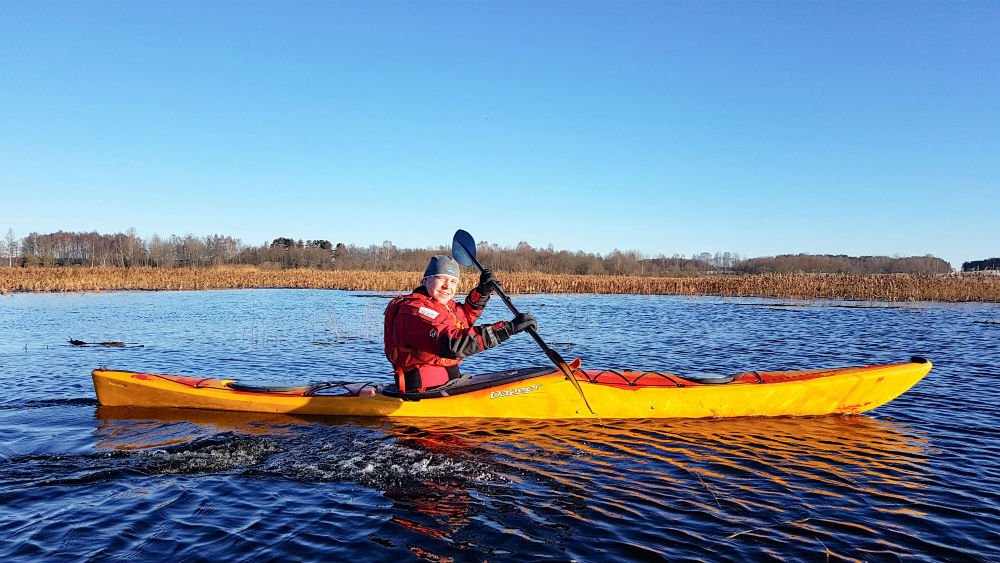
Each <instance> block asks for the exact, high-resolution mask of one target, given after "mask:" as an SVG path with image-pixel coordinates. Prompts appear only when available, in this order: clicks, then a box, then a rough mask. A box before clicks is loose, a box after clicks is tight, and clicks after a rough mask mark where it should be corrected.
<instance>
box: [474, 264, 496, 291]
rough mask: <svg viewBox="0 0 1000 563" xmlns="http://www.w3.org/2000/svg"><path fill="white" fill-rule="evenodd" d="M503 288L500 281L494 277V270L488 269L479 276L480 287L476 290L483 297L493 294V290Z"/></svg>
mask: <svg viewBox="0 0 1000 563" xmlns="http://www.w3.org/2000/svg"><path fill="white" fill-rule="evenodd" d="M502 286H503V284H501V283H500V280H498V279H496V278H495V277H493V270H490V269H489V268H487V269H485V270H483V273H481V274H479V287H477V288H476V290H477V291H479V293H481V294H482V295H489V294H491V293H493V290H495V289H497V288H498V287H502Z"/></svg>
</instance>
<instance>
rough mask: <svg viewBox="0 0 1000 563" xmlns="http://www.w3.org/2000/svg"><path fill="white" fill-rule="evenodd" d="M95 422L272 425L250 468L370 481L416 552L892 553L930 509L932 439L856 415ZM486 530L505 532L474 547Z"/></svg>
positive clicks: (184, 439) (140, 442)
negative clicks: (727, 548) (496, 541)
mask: <svg viewBox="0 0 1000 563" xmlns="http://www.w3.org/2000/svg"><path fill="white" fill-rule="evenodd" d="M97 417H98V420H99V421H100V424H99V426H98V429H97V430H96V435H97V437H98V441H99V446H100V447H101V448H102V449H112V450H119V451H123V450H124V451H135V450H141V449H144V448H153V449H156V448H162V447H164V446H170V447H173V448H174V450H176V445H177V444H184V443H192V444H194V443H198V442H200V441H203V440H206V439H210V438H211V437H213V436H219V435H223V436H225V435H228V434H231V435H234V436H261V437H267V439H268V440H270V441H271V442H272V443H273V446H272V449H271V450H266V449H265V451H270V452H271V455H270V458H271V459H261V458H260V457H256V458H248V459H252V460H254V461H253V466H252V467H244V468H243V471H245V472H247V473H249V474H267V475H274V476H281V477H285V478H290V479H295V480H304V481H310V482H315V481H340V480H348V481H355V482H357V483H360V484H363V485H365V486H370V487H373V488H375V489H376V490H379V491H381V494H382V495H383V498H385V499H387V500H389V501H391V503H392V504H391V506H392V509H391V510H390V511H389V516H388V517H387V521H388V523H390V524H392V525H393V526H395V531H394V532H393V533H392V534H385V533H384V532H380V533H376V534H373V536H372V538H371V539H372V541H376V542H379V543H382V544H386V545H389V544H393V542H394V539H399V538H402V539H403V540H404V543H405V544H406V546H407V549H408V550H409V551H411V552H412V553H415V554H417V555H418V556H420V557H437V556H442V555H441V554H443V553H448V552H449V550H454V549H456V548H461V549H473V550H486V551H489V552H490V553H493V554H494V555H498V554H501V555H502V553H504V550H505V549H506V550H512V551H511V552H512V553H513V552H517V553H521V554H523V553H524V549H526V547H525V545H521V544H526V545H527V546H533V547H532V548H531V549H536V550H537V552H535V553H536V555H538V556H542V555H543V554H544V553H546V552H547V551H546V549H548V548H545V547H544V544H542V546H541V547H540V546H539V545H537V539H538V537H539V534H542V535H544V536H545V537H548V538H550V543H551V541H552V538H553V537H555V538H562V539H561V540H559V541H557V543H560V542H563V541H565V542H568V543H569V544H572V543H573V542H572V538H573V537H575V536H577V535H578V534H580V533H585V532H581V530H587V529H588V528H591V527H596V529H594V530H592V531H591V532H590V533H593V534H605V535H607V534H608V533H609V530H610V529H609V528H608V524H607V523H608V522H616V523H619V524H620V525H623V526H627V528H628V530H629V533H628V534H626V536H627V537H628V538H630V539H628V540H627V541H626V540H625V539H622V538H619V539H618V540H615V539H611V540H608V541H607V542H606V543H603V544H602V546H603V547H602V548H606V549H607V550H608V553H609V554H613V555H615V556H618V557H628V558H635V557H641V556H643V554H644V553H645V551H647V550H650V549H652V550H653V552H655V553H659V554H669V553H672V552H673V553H676V554H683V553H686V554H688V555H690V554H691V553H697V552H699V551H704V550H705V549H706V548H705V547H704V546H705V545H711V544H713V543H716V542H719V541H724V542H726V543H734V545H737V546H739V545H743V546H745V547H750V546H752V547H753V548H754V549H763V550H764V551H767V550H769V549H774V550H776V552H787V550H788V549H789V546H805V545H813V546H820V545H822V546H824V547H822V548H819V549H820V551H821V552H828V553H832V554H836V553H837V548H836V547H835V546H837V545H842V544H843V542H844V540H843V539H839V538H843V537H851V536H855V539H853V540H851V541H852V542H854V543H855V544H856V543H857V542H858V540H857V537H856V536H862V537H865V538H867V539H866V540H865V541H864V542H862V543H863V544H866V545H867V544H870V545H867V547H865V549H870V550H874V551H877V550H878V547H877V546H882V548H884V549H889V550H891V551H893V552H894V553H898V554H903V553H907V552H909V551H912V548H908V547H907V546H906V541H905V534H904V533H902V532H901V531H900V530H899V529H898V526H893V524H892V522H893V521H897V520H899V519H900V518H906V519H910V520H914V519H920V518H923V517H925V516H926V512H927V511H928V510H934V508H933V507H931V506H927V505H922V504H921V503H919V502H913V500H912V499H911V491H914V490H920V489H921V488H923V487H925V481H926V480H927V478H928V477H927V468H926V461H927V448H928V444H927V442H926V439H925V438H923V437H922V436H921V435H920V434H919V433H915V432H913V431H912V430H911V429H909V428H908V427H906V426H905V425H902V424H898V423H894V422H891V421H884V420H875V419H872V418H868V417H865V416H856V417H820V418H774V419H760V418H746V419H726V420H676V421H663V420H633V421H614V422H611V421H608V422H606V423H604V424H601V423H599V422H592V421H582V422H581V421H520V420H518V421H495V420H426V419H412V420H403V421H399V420H372V419H367V420H366V419H337V418H328V419H319V418H303V417H294V416H287V415H264V414H252V413H224V412H213V411H195V410H176V411H171V410H138V409H107V408H100V409H98V413H97ZM331 444H334V445H333V446H331ZM247 447H250V445H249V444H248V445H247ZM257 448H258V450H259V449H260V447H259V446H257ZM233 455H236V454H233ZM172 471H177V468H176V467H172ZM595 522H604V523H603V524H595ZM390 529H392V528H390ZM706 530H713V532H712V533H711V537H707V536H705V534H706ZM497 531H499V532H502V533H503V535H504V537H507V538H508V541H506V542H505V543H506V544H509V545H506V547H505V546H504V545H499V546H496V545H494V546H486V545H481V544H480V542H481V540H480V538H483V537H488V536H489V535H491V534H495V533H496V532H497ZM612 535H614V534H612ZM421 538H422V539H421ZM636 538H642V539H641V540H636ZM584 543H586V542H584ZM515 546H517V547H516V549H515ZM809 549H812V547H809V548H808V549H807V551H808V550H809ZM852 549H861V548H858V547H857V546H856V545H855V546H854V548H852ZM497 550H499V551H497ZM530 551H531V550H530V549H529V552H530ZM585 551H586V550H585ZM434 554H438V555H434ZM647 555H648V554H647Z"/></svg>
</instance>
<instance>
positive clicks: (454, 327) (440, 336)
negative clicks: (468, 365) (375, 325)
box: [394, 303, 487, 359]
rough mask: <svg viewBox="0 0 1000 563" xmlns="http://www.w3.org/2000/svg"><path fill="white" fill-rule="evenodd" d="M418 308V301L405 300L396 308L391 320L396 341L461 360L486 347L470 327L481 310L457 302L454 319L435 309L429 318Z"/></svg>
mask: <svg viewBox="0 0 1000 563" xmlns="http://www.w3.org/2000/svg"><path fill="white" fill-rule="evenodd" d="M421 309H422V307H420V306H419V304H418V303H412V304H411V303H407V304H405V305H403V306H402V307H401V308H400V310H399V313H398V314H397V315H396V320H395V323H394V330H395V331H396V341H397V342H400V343H405V344H406V345H408V346H412V347H414V348H416V349H418V350H420V351H422V352H427V353H430V354H434V355H436V356H440V357H442V358H449V359H462V358H464V357H466V356H471V355H472V354H476V353H478V352H482V351H483V350H484V349H485V348H487V346H484V345H483V339H482V337H481V336H480V331H479V329H477V328H476V327H475V326H472V323H474V322H475V320H476V319H478V318H479V315H480V314H482V310H474V308H473V307H472V306H471V305H465V304H463V305H458V306H457V308H456V311H455V312H456V315H457V316H458V319H457V321H456V319H455V318H454V317H452V316H451V315H448V314H445V313H441V312H439V311H434V312H436V313H438V314H437V316H436V317H435V318H433V319H432V318H430V315H429V314H428V313H427V312H426V311H421ZM459 323H461V324H462V325H465V326H464V327H463V326H460V324H459Z"/></svg>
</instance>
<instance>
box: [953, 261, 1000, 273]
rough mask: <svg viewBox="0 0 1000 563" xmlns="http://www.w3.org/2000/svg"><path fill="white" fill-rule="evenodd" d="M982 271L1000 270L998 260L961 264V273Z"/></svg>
mask: <svg viewBox="0 0 1000 563" xmlns="http://www.w3.org/2000/svg"><path fill="white" fill-rule="evenodd" d="M983 270H1000V258H987V259H986V260H973V261H971V262H962V271H963V272H981V271H983Z"/></svg>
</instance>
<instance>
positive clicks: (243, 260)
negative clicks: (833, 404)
mask: <svg viewBox="0 0 1000 563" xmlns="http://www.w3.org/2000/svg"><path fill="white" fill-rule="evenodd" d="M0 251H2V252H0V256H2V258H3V262H2V263H3V266H22V267H27V266H48V267H52V266H90V267H117V268H132V267H154V268H176V267H206V266H221V265H240V264H243V265H253V266H259V267H262V268H275V269H286V268H315V269H319V270H366V271H400V272H419V271H422V270H423V268H424V267H425V266H426V264H427V260H428V259H429V258H430V256H432V255H434V254H447V253H449V252H450V250H449V248H448V247H446V246H441V247H438V248H421V249H411V248H398V247H396V246H395V245H394V244H392V243H391V242H389V241H385V242H383V243H382V244H380V245H369V246H357V245H354V244H345V243H343V242H338V243H336V244H334V243H331V242H330V241H329V240H295V239H291V238H287V237H279V238H276V239H274V240H273V241H271V242H270V243H265V244H261V245H260V246H254V245H247V244H244V243H243V242H242V241H240V240H239V239H236V238H233V237H229V236H224V235H210V236H204V237H196V236H194V235H186V236H183V237H181V236H177V235H171V236H170V237H168V238H162V237H160V236H158V235H153V236H152V237H150V238H149V239H142V238H140V237H139V236H137V235H136V232H135V229H129V231H128V232H126V233H115V234H100V233H97V232H89V233H85V232H80V233H77V232H65V231H59V232H56V233H49V234H38V233H31V234H29V235H28V236H26V237H24V238H23V239H17V238H15V237H14V234H13V233H12V232H11V231H9V230H8V232H7V236H6V238H5V239H4V240H3V241H0ZM478 253H479V255H480V258H481V261H482V262H483V263H485V264H489V265H490V266H491V267H493V268H494V269H496V270H498V271H504V272H540V273H548V274H579V275H632V276H695V275H705V274H762V273H793V272H806V273H842V274H888V273H906V274H940V273H948V272H950V271H951V267H950V266H949V265H948V263H947V262H945V261H944V260H942V259H940V258H935V257H933V256H920V257H905V258H899V257H887V256H862V257H852V256H844V255H839V256H832V255H811V254H797V255H781V256H773V257H766V258H749V259H741V258H740V256H739V255H738V254H736V253H731V252H717V253H715V254H710V253H708V252H703V253H701V254H696V255H692V256H691V257H690V258H688V257H684V256H680V255H674V256H671V257H665V256H662V255H661V256H658V257H655V258H650V257H648V256H645V255H643V254H641V253H639V252H636V251H621V250H614V251H612V252H610V253H608V254H606V255H601V254H596V253H588V252H582V251H577V252H569V251H566V250H555V249H553V248H552V247H551V246H549V247H548V248H535V247H533V246H531V245H530V244H528V243H526V242H522V243H520V244H518V245H517V246H516V247H513V248H511V247H501V246H499V245H496V244H489V243H486V242H482V243H480V244H479V248H478ZM997 262H1000V259H996V258H992V259H990V260H985V261H981V262H966V264H965V266H967V265H969V264H992V266H982V265H980V266H979V269H986V268H987V267H991V268H997V267H998V265H997ZM963 269H966V268H965V267H963Z"/></svg>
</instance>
